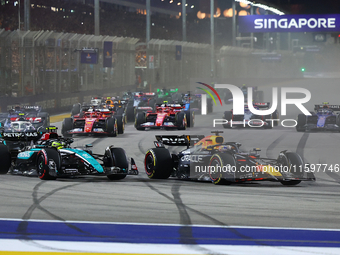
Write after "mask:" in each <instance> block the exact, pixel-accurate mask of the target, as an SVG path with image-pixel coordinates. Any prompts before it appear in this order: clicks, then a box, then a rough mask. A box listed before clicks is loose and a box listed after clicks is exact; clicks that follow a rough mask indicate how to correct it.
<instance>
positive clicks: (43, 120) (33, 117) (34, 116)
mask: <svg viewBox="0 0 340 255" xmlns="http://www.w3.org/2000/svg"><path fill="white" fill-rule="evenodd" d="M19 119H25V120H27V121H29V122H31V123H32V125H33V126H34V128H35V129H37V128H39V127H43V128H46V127H47V126H49V125H50V115H49V114H48V113H47V112H42V111H41V107H40V106H31V105H22V106H20V105H17V106H15V107H13V108H12V109H10V110H9V111H8V113H0V125H1V126H3V125H5V122H8V123H9V122H13V121H18V120H19Z"/></svg>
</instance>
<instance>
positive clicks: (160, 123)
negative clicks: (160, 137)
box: [135, 104, 194, 130]
mask: <svg viewBox="0 0 340 255" xmlns="http://www.w3.org/2000/svg"><path fill="white" fill-rule="evenodd" d="M184 108H185V106H184V105H181V104H160V105H157V106H156V110H155V111H152V108H151V107H150V108H149V109H147V107H142V109H138V108H137V110H144V111H143V112H138V113H137V115H136V118H135V127H136V129H137V130H145V128H158V129H160V128H165V129H170V128H171V129H178V130H185V129H186V128H187V127H193V126H194V112H193V111H184ZM145 110H146V111H145Z"/></svg>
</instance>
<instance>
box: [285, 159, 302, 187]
mask: <svg viewBox="0 0 340 255" xmlns="http://www.w3.org/2000/svg"><path fill="white" fill-rule="evenodd" d="M284 155H285V156H283V157H281V159H280V160H281V163H282V166H283V167H288V169H287V170H289V172H290V173H291V174H293V175H294V177H295V178H303V175H304V166H305V164H304V162H303V160H302V158H301V157H300V156H299V154H297V153H295V152H286V153H285V154H284ZM283 170H285V171H286V169H283ZM300 182H301V181H300V180H291V181H281V184H282V185H285V186H293V185H297V184H299V183H300Z"/></svg>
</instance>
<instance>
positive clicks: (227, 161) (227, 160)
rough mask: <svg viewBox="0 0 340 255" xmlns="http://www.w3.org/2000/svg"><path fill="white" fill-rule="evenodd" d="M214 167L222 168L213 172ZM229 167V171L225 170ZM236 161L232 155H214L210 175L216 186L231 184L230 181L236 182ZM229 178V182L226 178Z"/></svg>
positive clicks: (210, 165) (210, 162) (210, 163)
mask: <svg viewBox="0 0 340 255" xmlns="http://www.w3.org/2000/svg"><path fill="white" fill-rule="evenodd" d="M212 166H216V167H220V169H216V168H215V171H212ZM224 167H227V168H228V169H224ZM235 171H236V160H235V158H234V157H233V156H232V155H231V154H230V153H218V154H213V155H212V156H211V158H210V161H209V175H210V178H211V181H212V182H213V183H214V184H216V185H221V184H228V185H229V184H231V181H230V179H232V180H235ZM227 177H228V179H229V180H227V179H226V178H227Z"/></svg>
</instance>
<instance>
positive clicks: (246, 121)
mask: <svg viewBox="0 0 340 255" xmlns="http://www.w3.org/2000/svg"><path fill="white" fill-rule="evenodd" d="M253 105H254V108H255V109H256V110H259V109H268V108H269V105H270V103H253ZM278 117H279V113H278V111H277V110H275V111H274V112H273V113H272V114H270V115H265V116H263V115H256V114H253V113H252V112H251V111H250V110H249V107H248V104H246V103H245V104H244V115H236V114H233V110H231V111H225V112H224V114H223V120H224V123H223V127H224V128H232V127H263V128H265V129H269V128H272V127H273V126H277V125H278V121H274V120H277V119H278Z"/></svg>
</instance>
